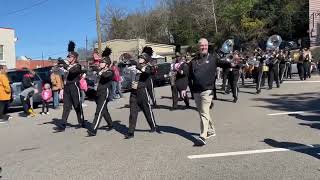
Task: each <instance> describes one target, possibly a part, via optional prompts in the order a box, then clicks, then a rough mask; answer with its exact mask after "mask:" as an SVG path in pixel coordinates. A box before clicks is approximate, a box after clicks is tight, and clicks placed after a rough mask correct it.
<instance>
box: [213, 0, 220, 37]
mask: <svg viewBox="0 0 320 180" xmlns="http://www.w3.org/2000/svg"><path fill="white" fill-rule="evenodd" d="M211 5H212V12H213V19H214V26H215V28H216V33H218V26H217V17H216V10H215V7H214V0H211Z"/></svg>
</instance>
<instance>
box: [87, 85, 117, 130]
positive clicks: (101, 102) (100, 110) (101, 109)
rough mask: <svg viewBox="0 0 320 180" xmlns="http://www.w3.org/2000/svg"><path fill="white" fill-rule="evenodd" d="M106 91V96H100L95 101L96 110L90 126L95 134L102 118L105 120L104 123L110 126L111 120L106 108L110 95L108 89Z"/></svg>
mask: <svg viewBox="0 0 320 180" xmlns="http://www.w3.org/2000/svg"><path fill="white" fill-rule="evenodd" d="M106 91H107V92H106V94H104V95H100V96H98V97H97V99H96V104H97V108H96V113H95V114H94V120H93V122H92V126H91V130H92V131H93V132H95V133H96V132H97V130H98V128H99V125H100V122H101V119H102V117H103V118H104V119H105V120H106V122H107V123H108V126H112V119H111V116H110V113H109V111H108V107H107V105H108V102H109V99H108V97H109V95H110V94H109V89H107V90H106Z"/></svg>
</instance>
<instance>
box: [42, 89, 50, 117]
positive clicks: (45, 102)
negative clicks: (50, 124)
mask: <svg viewBox="0 0 320 180" xmlns="http://www.w3.org/2000/svg"><path fill="white" fill-rule="evenodd" d="M41 97H42V112H41V113H40V114H41V115H44V114H49V102H50V101H51V100H52V90H51V87H50V84H49V83H46V84H45V85H44V86H43V89H42V93H41Z"/></svg>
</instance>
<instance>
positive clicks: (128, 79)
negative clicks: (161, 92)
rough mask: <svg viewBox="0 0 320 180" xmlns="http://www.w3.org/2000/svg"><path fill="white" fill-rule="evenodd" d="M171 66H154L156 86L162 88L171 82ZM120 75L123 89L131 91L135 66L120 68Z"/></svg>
mask: <svg viewBox="0 0 320 180" xmlns="http://www.w3.org/2000/svg"><path fill="white" fill-rule="evenodd" d="M170 66H171V64H170V63H159V64H155V65H153V66H152V69H153V72H152V80H153V83H154V85H155V86H162V85H165V84H167V83H169V82H170V79H169V73H170ZM120 73H121V76H122V79H123V81H122V82H121V86H122V89H123V90H124V91H126V90H129V89H130V88H131V83H132V80H133V79H134V78H135V74H136V69H135V66H130V65H127V66H125V67H123V66H122V68H121V67H120Z"/></svg>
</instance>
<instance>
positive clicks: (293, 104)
mask: <svg viewBox="0 0 320 180" xmlns="http://www.w3.org/2000/svg"><path fill="white" fill-rule="evenodd" d="M271 96H272V97H270V98H253V100H254V101H262V102H267V103H268V105H263V106H257V107H262V108H267V109H272V110H279V111H289V112H292V111H310V110H318V107H319V106H320V98H319V97H320V93H300V94H271Z"/></svg>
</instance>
